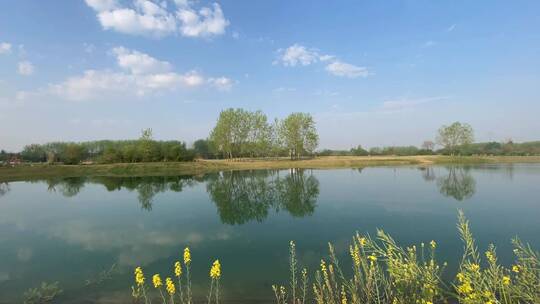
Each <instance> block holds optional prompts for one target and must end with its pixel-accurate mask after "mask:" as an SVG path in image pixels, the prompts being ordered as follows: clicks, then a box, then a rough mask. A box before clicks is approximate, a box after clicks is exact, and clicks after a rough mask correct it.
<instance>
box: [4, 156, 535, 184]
mask: <svg viewBox="0 0 540 304" xmlns="http://www.w3.org/2000/svg"><path fill="white" fill-rule="evenodd" d="M489 163H508V164H511V163H540V156H466V157H458V156H444V155H427V156H358V157H356V156H339V157H337V156H324V157H315V158H310V159H301V160H290V159H289V158H288V157H284V158H272V159H252V158H243V159H236V160H235V161H228V160H215V159H213V160H197V161H193V162H150V163H118V164H92V165H60V164H55V165H48V164H22V165H18V166H7V167H3V168H0V182H9V181H18V180H33V179H40V178H52V177H81V176H173V175H200V174H206V173H212V172H218V171H229V170H258V169H289V168H298V169H338V168H364V167H370V166H398V165H417V166H427V165H433V164H441V165H451V164H459V165H474V164H489Z"/></svg>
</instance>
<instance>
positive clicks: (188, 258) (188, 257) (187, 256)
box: [184, 247, 191, 265]
mask: <svg viewBox="0 0 540 304" xmlns="http://www.w3.org/2000/svg"><path fill="white" fill-rule="evenodd" d="M189 263H191V252H190V251H189V247H186V249H184V264H186V265H189Z"/></svg>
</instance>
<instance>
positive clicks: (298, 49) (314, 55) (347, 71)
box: [273, 43, 370, 78]
mask: <svg viewBox="0 0 540 304" xmlns="http://www.w3.org/2000/svg"><path fill="white" fill-rule="evenodd" d="M317 62H321V63H322V62H325V63H326V62H328V64H327V65H326V68H325V69H326V71H327V72H328V73H330V74H332V75H335V76H342V77H349V78H356V77H367V76H369V75H370V73H369V71H368V69H367V68H365V67H360V66H356V65H353V64H350V63H346V62H343V61H341V60H339V59H337V58H336V56H334V55H328V54H321V53H320V52H319V51H318V50H316V49H311V48H307V47H305V46H303V45H300V44H298V43H295V44H293V45H291V46H290V47H288V48H286V49H279V50H278V58H277V60H276V61H274V62H273V64H278V63H281V64H282V65H283V66H291V67H294V66H297V65H298V66H307V65H311V64H314V63H317Z"/></svg>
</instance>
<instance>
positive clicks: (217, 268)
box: [210, 260, 221, 279]
mask: <svg viewBox="0 0 540 304" xmlns="http://www.w3.org/2000/svg"><path fill="white" fill-rule="evenodd" d="M220 276H221V264H219V260H215V261H214V264H212V267H211V268H210V277H211V278H212V279H219V277H220Z"/></svg>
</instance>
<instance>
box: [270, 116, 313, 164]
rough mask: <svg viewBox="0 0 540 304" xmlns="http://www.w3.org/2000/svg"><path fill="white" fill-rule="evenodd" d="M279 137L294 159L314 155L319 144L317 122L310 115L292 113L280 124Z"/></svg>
mask: <svg viewBox="0 0 540 304" xmlns="http://www.w3.org/2000/svg"><path fill="white" fill-rule="evenodd" d="M279 137H280V138H281V142H282V143H283V145H284V147H285V148H287V149H288V150H289V154H290V156H291V159H292V158H299V157H300V155H302V154H304V153H312V152H313V150H315V148H317V146H318V144H319V135H318V134H317V129H316V128H315V121H314V120H313V117H312V116H311V115H310V114H308V113H292V114H290V115H289V116H287V118H285V119H284V120H283V121H282V122H281V123H280V124H279Z"/></svg>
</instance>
